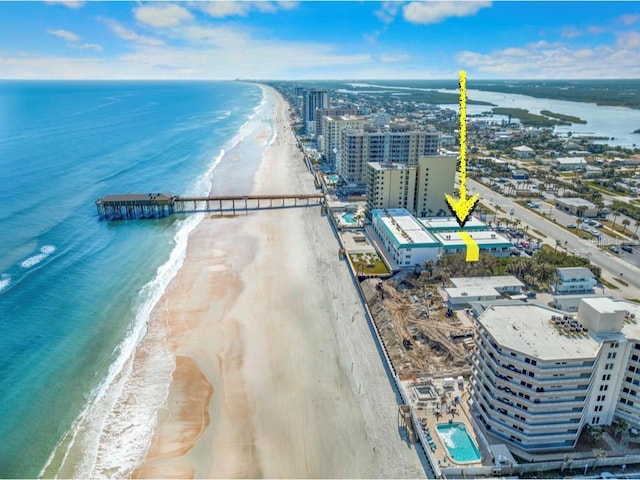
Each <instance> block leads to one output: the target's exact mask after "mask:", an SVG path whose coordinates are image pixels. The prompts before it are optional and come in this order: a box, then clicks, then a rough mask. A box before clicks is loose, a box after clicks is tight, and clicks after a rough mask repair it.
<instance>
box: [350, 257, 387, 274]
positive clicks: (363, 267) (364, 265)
mask: <svg viewBox="0 0 640 480" xmlns="http://www.w3.org/2000/svg"><path fill="white" fill-rule="evenodd" d="M349 260H350V261H351V264H352V265H353V269H354V270H355V271H356V273H357V274H358V275H389V269H388V268H387V266H386V265H385V264H384V262H383V261H382V260H380V257H378V255H377V254H375V253H372V254H369V253H350V254H349Z"/></svg>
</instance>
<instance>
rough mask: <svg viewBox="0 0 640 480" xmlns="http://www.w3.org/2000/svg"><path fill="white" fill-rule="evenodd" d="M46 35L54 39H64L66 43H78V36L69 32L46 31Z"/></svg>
mask: <svg viewBox="0 0 640 480" xmlns="http://www.w3.org/2000/svg"><path fill="white" fill-rule="evenodd" d="M47 33H48V34H50V35H54V36H56V37H60V38H64V39H65V40H67V41H68V42H78V41H80V36H79V35H77V34H75V33H73V32H70V31H69V30H47Z"/></svg>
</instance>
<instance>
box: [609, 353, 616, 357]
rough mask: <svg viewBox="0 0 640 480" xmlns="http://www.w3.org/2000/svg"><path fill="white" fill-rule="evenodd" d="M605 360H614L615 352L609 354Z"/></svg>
mask: <svg viewBox="0 0 640 480" xmlns="http://www.w3.org/2000/svg"><path fill="white" fill-rule="evenodd" d="M607 358H616V352H609V353H608V354H607Z"/></svg>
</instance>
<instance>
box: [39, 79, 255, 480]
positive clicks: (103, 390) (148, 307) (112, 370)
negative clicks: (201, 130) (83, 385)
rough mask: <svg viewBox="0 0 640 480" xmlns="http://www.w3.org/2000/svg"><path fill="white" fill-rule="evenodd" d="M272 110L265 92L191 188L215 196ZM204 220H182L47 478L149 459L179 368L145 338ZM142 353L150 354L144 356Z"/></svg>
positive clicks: (120, 468) (121, 468)
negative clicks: (258, 121) (220, 170)
mask: <svg viewBox="0 0 640 480" xmlns="http://www.w3.org/2000/svg"><path fill="white" fill-rule="evenodd" d="M266 105H267V96H266V91H265V89H263V97H262V101H261V102H260V104H259V105H258V106H257V107H256V108H254V109H253V111H252V113H251V115H250V116H249V118H248V119H247V121H245V122H244V123H243V124H242V125H241V126H240V128H239V129H238V130H237V132H236V134H235V135H234V136H233V137H232V138H231V139H229V140H228V141H227V142H226V143H225V144H224V146H223V147H222V148H221V149H220V150H219V151H218V153H217V155H215V156H214V157H213V159H212V161H211V163H210V165H209V167H208V168H207V170H206V171H205V172H204V173H203V174H202V175H200V176H198V177H197V178H196V179H195V180H194V182H193V184H192V186H191V188H190V189H189V190H191V192H192V193H193V194H207V193H209V192H210V190H211V177H212V175H213V174H214V171H215V169H216V167H217V166H218V165H219V164H220V163H221V161H222V160H223V158H224V156H225V153H226V152H228V151H229V150H230V149H232V148H234V147H235V146H236V145H238V144H239V143H240V142H241V141H242V140H244V139H245V138H246V137H247V136H248V135H250V134H251V132H252V131H253V127H252V126H251V125H250V123H251V119H252V118H254V117H255V116H256V115H259V114H260V111H261V110H262V108H264V107H265V106H266ZM203 218H204V215H203V214H194V215H191V216H189V217H187V218H186V219H185V220H181V221H180V222H179V224H178V227H177V230H176V234H175V235H174V242H175V246H174V248H173V249H172V251H171V253H170V258H169V260H167V261H166V262H165V263H164V264H163V265H162V266H160V267H159V268H158V270H157V273H156V275H155V276H154V278H153V279H152V280H151V281H150V282H149V283H147V284H146V285H145V286H144V287H143V289H142V291H141V293H140V306H139V308H138V311H137V314H136V318H135V321H134V322H133V323H132V326H131V329H130V331H129V333H128V334H127V336H126V338H125V339H124V340H123V341H122V342H121V344H120V346H119V347H118V350H117V356H116V359H115V360H114V362H113V363H112V364H111V366H110V367H109V370H108V372H107V374H106V376H105V378H104V379H103V381H102V382H101V383H100V384H99V385H98V387H96V388H95V389H94V391H93V392H91V394H90V395H89V397H88V401H87V403H86V405H85V407H84V409H83V411H82V412H81V413H80V415H79V416H78V418H77V419H76V420H75V421H74V423H73V425H72V427H71V429H70V430H69V431H68V432H67V434H66V435H65V436H64V437H63V438H62V439H61V440H60V442H59V443H58V445H57V447H56V448H55V450H54V452H52V454H51V456H50V457H49V459H48V461H47V463H46V464H45V466H44V467H43V469H42V470H41V472H40V474H39V477H43V476H45V475H46V476H47V477H51V476H54V477H58V476H60V477H69V476H73V477H79V478H114V477H116V478H120V477H129V476H130V475H131V473H132V471H133V469H135V468H136V467H137V466H138V465H139V464H140V463H141V461H142V460H143V459H144V457H145V456H146V453H147V450H148V448H149V447H150V446H151V442H152V439H153V433H154V429H155V425H156V421H157V418H156V414H157V411H158V409H159V408H161V407H162V405H164V403H165V402H166V399H167V396H168V394H169V385H170V381H171V374H172V373H173V369H174V368H175V358H174V357H173V355H172V354H171V352H170V350H169V349H168V348H167V346H166V345H165V338H164V337H163V335H164V333H162V332H157V331H154V332H153V335H150V336H147V337H146V338H145V335H147V333H151V332H148V328H147V322H148V320H149V317H150V315H151V312H152V311H153V308H154V307H155V305H156V304H157V302H158V301H159V300H160V298H161V297H162V295H163V294H164V293H165V291H166V288H167V286H168V284H169V283H170V282H171V280H172V279H173V278H174V277H175V275H176V274H177V272H178V271H179V270H180V268H181V267H182V265H183V263H184V259H185V256H186V250H187V243H188V238H189V235H190V234H191V232H192V231H193V230H194V229H195V228H196V227H197V226H198V224H199V223H200V222H201V221H202V219H203ZM143 339H144V341H143ZM138 352H139V353H142V355H140V356H138V357H136V353H138ZM140 358H144V359H146V361H144V363H143V364H137V363H136V364H135V368H134V361H139V360H140ZM63 452H64V453H63ZM61 454H62V455H63V458H62V461H61V462H60V460H59V456H60V455H61ZM54 461H55V463H56V465H58V464H59V465H60V467H56V468H57V471H55V472H51V471H48V470H49V469H50V468H54V467H53V466H52V465H53V463H54Z"/></svg>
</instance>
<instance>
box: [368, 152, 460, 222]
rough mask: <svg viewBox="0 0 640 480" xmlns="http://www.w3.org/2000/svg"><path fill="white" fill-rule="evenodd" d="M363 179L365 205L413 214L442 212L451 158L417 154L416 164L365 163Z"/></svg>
mask: <svg viewBox="0 0 640 480" xmlns="http://www.w3.org/2000/svg"><path fill="white" fill-rule="evenodd" d="M366 165H367V166H366V170H365V176H364V180H365V182H366V186H367V208H368V210H369V211H372V210H375V209H379V208H406V209H407V210H409V211H410V212H411V213H413V214H414V215H416V216H420V217H425V216H430V217H432V216H435V215H446V214H447V213H449V207H448V205H447V202H446V200H445V196H444V194H445V193H448V194H451V193H452V192H453V188H454V182H455V175H456V168H457V160H456V159H455V158H454V157H420V158H419V159H418V161H417V162H416V165H411V164H409V165H407V164H406V163H381V162H369V163H367V164H366Z"/></svg>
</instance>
